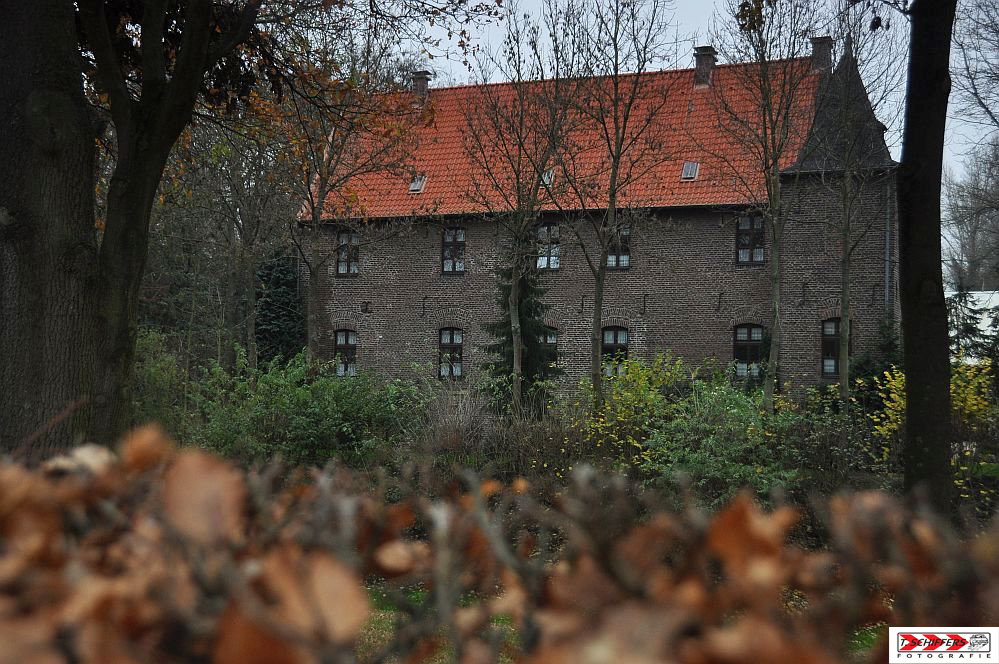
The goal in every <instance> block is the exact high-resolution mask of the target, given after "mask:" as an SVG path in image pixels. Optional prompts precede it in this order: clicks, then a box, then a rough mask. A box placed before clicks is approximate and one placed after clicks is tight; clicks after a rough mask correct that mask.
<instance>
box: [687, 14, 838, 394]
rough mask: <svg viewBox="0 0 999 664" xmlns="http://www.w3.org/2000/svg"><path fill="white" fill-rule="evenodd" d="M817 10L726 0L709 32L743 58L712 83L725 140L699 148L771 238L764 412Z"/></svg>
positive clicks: (774, 367) (776, 349) (728, 55)
mask: <svg viewBox="0 0 999 664" xmlns="http://www.w3.org/2000/svg"><path fill="white" fill-rule="evenodd" d="M820 10H821V5H820V3H819V2H818V0H773V1H769V0H751V1H750V2H743V1H741V0H725V2H724V3H722V9H721V11H720V13H719V15H718V16H716V18H715V23H714V25H713V27H712V29H711V31H710V34H711V41H712V43H713V44H714V45H715V47H716V48H717V49H718V52H719V54H720V55H721V56H722V58H723V59H725V60H727V61H728V62H731V63H745V64H744V65H743V66H740V67H733V68H732V70H731V73H730V74H729V79H728V80H727V84H726V85H714V86H712V90H713V93H714V102H715V111H716V116H717V125H718V127H719V129H720V131H721V132H722V133H723V134H724V135H725V136H726V137H727V139H728V142H727V144H726V145H725V147H724V148H722V149H718V148H717V147H715V146H702V147H703V148H704V149H705V151H706V152H707V153H708V154H710V155H711V156H712V157H713V158H714V159H716V160H717V161H718V162H719V163H721V164H722V165H723V166H724V168H723V172H724V177H725V178H726V180H729V181H731V182H732V183H734V185H735V186H736V188H737V189H738V191H739V193H740V195H741V196H742V197H743V199H744V202H745V204H746V206H747V207H749V208H750V209H751V210H753V211H755V212H756V213H757V214H759V215H761V216H762V217H763V219H764V223H765V226H766V228H767V231H768V233H769V235H770V257H769V267H770V286H771V296H770V297H771V306H772V309H771V323H770V353H769V359H768V363H767V368H766V376H765V378H764V403H765V407H766V408H767V409H768V410H770V409H772V408H773V395H774V391H775V388H776V385H777V380H778V376H777V372H778V367H779V364H780V353H781V323H782V319H783V318H782V317H783V313H782V304H781V274H782V268H781V266H782V261H783V259H782V251H783V237H784V230H785V225H786V223H787V220H788V211H789V210H790V208H791V201H790V200H789V197H790V196H792V195H793V194H794V191H795V189H794V188H793V187H791V188H787V187H785V186H784V178H785V175H784V173H783V171H784V169H785V168H787V167H788V166H790V165H791V164H792V163H793V161H794V160H795V159H796V158H797V156H798V153H799V151H800V149H801V147H802V145H803V143H804V141H805V138H806V135H807V131H808V128H809V125H810V121H811V117H810V116H809V115H808V113H809V106H808V105H807V104H806V103H805V102H804V100H805V98H806V96H807V93H808V92H810V90H809V86H815V85H818V82H819V78H820V77H821V75H822V73H821V72H820V71H819V70H818V69H817V68H816V67H813V63H812V62H811V61H810V59H809V58H808V57H807V56H808V55H809V53H810V52H811V47H810V45H809V35H815V34H816V28H817V26H818V25H819V24H820V20H821V11H820ZM816 64H818V63H816ZM747 156H748V163H747Z"/></svg>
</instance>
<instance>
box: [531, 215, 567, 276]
mask: <svg viewBox="0 0 999 664" xmlns="http://www.w3.org/2000/svg"><path fill="white" fill-rule="evenodd" d="M534 238H535V244H536V245H537V256H536V257H535V259H534V267H535V269H537V270H539V271H542V272H557V271H558V270H559V268H560V267H561V266H562V231H561V229H560V228H559V225H558V223H556V222H549V223H540V224H538V225H537V227H536V228H535V231H534ZM542 260H544V265H542V264H541V262H542ZM553 262H554V263H555V264H554V265H553Z"/></svg>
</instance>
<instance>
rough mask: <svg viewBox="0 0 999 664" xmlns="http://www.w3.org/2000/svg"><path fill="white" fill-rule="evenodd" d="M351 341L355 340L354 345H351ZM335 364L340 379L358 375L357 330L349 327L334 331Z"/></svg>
mask: <svg viewBox="0 0 999 664" xmlns="http://www.w3.org/2000/svg"><path fill="white" fill-rule="evenodd" d="M341 335H342V337H341ZM341 338H342V339H343V341H342V342H341ZM351 339H353V343H351ZM333 362H334V364H335V365H336V375H337V377H338V378H350V377H353V376H356V375H357V330H352V329H350V328H347V327H342V328H339V329H337V330H334V332H333Z"/></svg>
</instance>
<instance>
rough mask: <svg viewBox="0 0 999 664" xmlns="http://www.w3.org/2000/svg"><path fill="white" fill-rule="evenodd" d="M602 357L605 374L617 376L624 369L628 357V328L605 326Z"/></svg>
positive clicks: (601, 345)
mask: <svg viewBox="0 0 999 664" xmlns="http://www.w3.org/2000/svg"><path fill="white" fill-rule="evenodd" d="M600 359H601V360H602V362H603V365H604V374H605V375H607V376H617V375H619V374H621V373H622V372H623V371H624V361H625V360H627V359H628V328H626V327H605V328H604V329H603V337H602V338H601V343H600Z"/></svg>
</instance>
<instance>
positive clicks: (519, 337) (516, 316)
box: [508, 240, 524, 417]
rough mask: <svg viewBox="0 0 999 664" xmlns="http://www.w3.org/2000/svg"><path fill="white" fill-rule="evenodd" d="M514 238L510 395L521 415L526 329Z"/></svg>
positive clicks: (518, 251) (518, 246) (516, 410)
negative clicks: (522, 324) (522, 318)
mask: <svg viewBox="0 0 999 664" xmlns="http://www.w3.org/2000/svg"><path fill="white" fill-rule="evenodd" d="M520 244H521V243H520V242H519V241H518V240H514V252H513V253H514V255H513V262H512V264H511V270H510V297H509V301H508V305H509V308H510V336H511V340H512V344H513V373H512V374H511V376H510V397H511V406H512V408H513V414H514V415H515V416H517V417H519V416H520V415H521V408H522V404H523V389H524V331H523V329H522V328H521V324H520V264H521V253H522V252H521V247H520Z"/></svg>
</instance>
